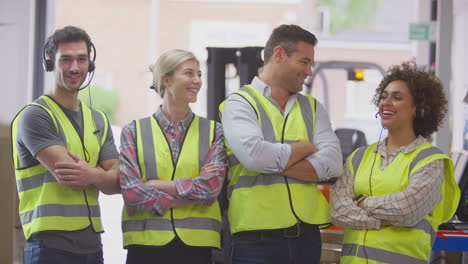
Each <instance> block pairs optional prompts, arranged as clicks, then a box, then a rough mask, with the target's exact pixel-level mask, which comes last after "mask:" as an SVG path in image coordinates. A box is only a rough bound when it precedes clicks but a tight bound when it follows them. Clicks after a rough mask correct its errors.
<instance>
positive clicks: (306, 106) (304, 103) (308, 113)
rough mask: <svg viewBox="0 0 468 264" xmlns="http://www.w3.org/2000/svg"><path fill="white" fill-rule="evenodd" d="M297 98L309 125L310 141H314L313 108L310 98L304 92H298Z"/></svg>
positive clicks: (303, 116) (305, 120)
mask: <svg viewBox="0 0 468 264" xmlns="http://www.w3.org/2000/svg"><path fill="white" fill-rule="evenodd" d="M297 100H298V101H299V107H300V108H301V113H302V118H303V119H304V122H305V124H306V127H307V135H308V136H309V142H312V139H313V137H314V131H313V124H312V115H313V112H312V108H311V106H310V102H309V99H307V97H305V96H304V95H302V94H297Z"/></svg>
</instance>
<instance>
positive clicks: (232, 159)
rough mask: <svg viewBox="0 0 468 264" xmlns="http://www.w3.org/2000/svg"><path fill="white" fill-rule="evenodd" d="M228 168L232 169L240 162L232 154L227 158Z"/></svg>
mask: <svg viewBox="0 0 468 264" xmlns="http://www.w3.org/2000/svg"><path fill="white" fill-rule="evenodd" d="M227 160H228V165H229V167H231V168H232V167H234V166H237V165H239V164H240V161H239V160H238V159H237V157H236V156H235V155H234V154H231V155H228V157H227Z"/></svg>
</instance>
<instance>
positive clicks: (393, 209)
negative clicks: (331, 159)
mask: <svg viewBox="0 0 468 264" xmlns="http://www.w3.org/2000/svg"><path fill="white" fill-rule="evenodd" d="M348 162H349V161H348ZM346 168H347V169H346V173H345V175H344V176H343V177H341V178H340V179H338V181H337V182H336V184H335V186H333V188H332V189H331V190H330V205H331V206H330V215H331V218H332V222H333V223H335V224H337V225H340V226H344V227H348V228H355V229H380V228H381V227H382V226H386V225H395V226H413V225H415V224H416V223H418V222H419V221H420V220H421V219H423V217H424V216H425V215H427V214H428V213H430V212H431V211H432V210H433V209H434V208H435V206H436V205H437V204H438V203H439V201H440V199H441V193H440V187H441V185H442V182H443V175H444V168H443V161H441V160H436V161H433V162H431V163H429V164H427V165H426V166H424V167H422V168H420V169H418V170H417V171H416V172H414V173H413V175H412V176H411V178H410V181H409V183H408V185H407V186H406V188H405V189H403V190H402V191H400V192H396V193H390V194H384V195H378V196H363V197H362V198H361V199H359V200H356V199H355V198H356V195H355V193H354V175H353V174H352V173H351V172H350V170H349V168H348V167H347V166H346Z"/></svg>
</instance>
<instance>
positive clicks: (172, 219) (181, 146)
mask: <svg viewBox="0 0 468 264" xmlns="http://www.w3.org/2000/svg"><path fill="white" fill-rule="evenodd" d="M153 117H154V116H153ZM154 119H155V120H156V123H157V124H158V126H159V129H161V132H163V134H164V130H163V129H162V128H161V125H160V124H159V122H158V119H156V117H154ZM193 119H195V114H194V115H193V117H192V120H190V124H189V125H188V127H187V131H186V132H185V135H184V139H183V140H182V144H181V145H180V152H179V155H178V156H177V160H176V161H175V162H174V159H173V158H172V148H171V144H169V141H168V140H167V138H166V135H165V134H164V139H165V140H166V143H167V146H168V147H169V150H170V151H171V161H172V167H173V168H174V170H173V171H172V176H171V181H174V176H175V173H176V169H177V163H178V162H179V158H180V154H182V148H183V147H184V143H185V139H186V138H187V134H188V132H189V130H190V127H191V126H192V122H193ZM170 212H171V224H172V229H173V230H174V234H175V236H176V237H177V238H179V240H180V241H181V242H182V243H183V244H185V242H184V241H183V240H182V238H180V236H179V234H177V230H176V227H175V223H174V208H170Z"/></svg>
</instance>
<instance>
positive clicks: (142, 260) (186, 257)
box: [126, 238, 211, 264]
mask: <svg viewBox="0 0 468 264" xmlns="http://www.w3.org/2000/svg"><path fill="white" fill-rule="evenodd" d="M156 263H161V264H188V263H190V264H211V248H209V247H192V246H188V245H186V244H184V243H183V242H182V241H181V240H180V239H179V238H175V239H174V240H172V241H171V242H170V243H169V244H167V245H164V246H142V245H132V246H128V247H127V262H126V264H156Z"/></svg>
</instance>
